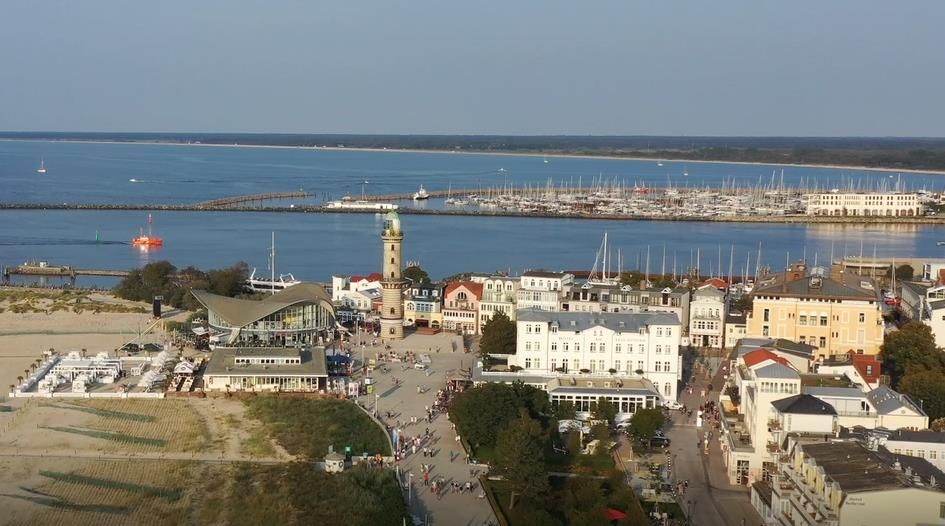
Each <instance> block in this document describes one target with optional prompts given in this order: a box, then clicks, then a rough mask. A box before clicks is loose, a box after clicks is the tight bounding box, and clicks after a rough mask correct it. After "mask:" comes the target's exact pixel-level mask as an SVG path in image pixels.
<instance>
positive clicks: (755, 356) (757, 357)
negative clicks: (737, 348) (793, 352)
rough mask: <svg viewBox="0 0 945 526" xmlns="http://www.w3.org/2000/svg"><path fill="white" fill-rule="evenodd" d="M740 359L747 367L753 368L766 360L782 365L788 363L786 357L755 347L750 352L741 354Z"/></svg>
mask: <svg viewBox="0 0 945 526" xmlns="http://www.w3.org/2000/svg"><path fill="white" fill-rule="evenodd" d="M742 359H743V360H744V361H745V365H746V366H748V367H749V368H754V367H755V366H756V365H758V364H760V363H762V362H765V361H767V360H771V361H772V362H774V363H780V364H782V365H788V361H787V360H786V359H784V358H782V357H780V356H778V355H776V354H774V353H773V352H771V351H769V350H768V349H757V350H754V351H751V352H750V353H748V354H746V355H745V356H743V357H742Z"/></svg>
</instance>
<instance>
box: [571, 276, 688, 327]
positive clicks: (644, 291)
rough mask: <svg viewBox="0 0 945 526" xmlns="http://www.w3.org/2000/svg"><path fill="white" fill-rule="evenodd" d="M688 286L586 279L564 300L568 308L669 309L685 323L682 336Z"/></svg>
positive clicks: (574, 309)
mask: <svg viewBox="0 0 945 526" xmlns="http://www.w3.org/2000/svg"><path fill="white" fill-rule="evenodd" d="M689 296H690V294H689V288H688V287H675V288H668V287H666V288H657V287H649V288H646V287H644V288H634V287H631V286H629V285H619V284H604V283H584V284H582V285H581V286H573V287H571V290H570V291H569V293H568V294H567V295H566V296H565V298H564V299H562V300H561V309H560V310H563V311H568V312H669V313H672V314H675V315H676V317H677V318H679V322H680V323H682V328H683V336H686V334H687V332H688V330H689V301H690V297H689Z"/></svg>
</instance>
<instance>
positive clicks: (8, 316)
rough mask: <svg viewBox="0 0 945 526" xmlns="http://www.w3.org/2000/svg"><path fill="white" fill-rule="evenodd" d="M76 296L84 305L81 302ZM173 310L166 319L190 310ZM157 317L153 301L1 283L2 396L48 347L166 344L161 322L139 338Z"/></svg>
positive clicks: (104, 348) (111, 348)
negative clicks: (5, 285) (126, 299)
mask: <svg viewBox="0 0 945 526" xmlns="http://www.w3.org/2000/svg"><path fill="white" fill-rule="evenodd" d="M76 297H79V298H80V301H79V305H81V307H78V308H77V307H76V305H75V303H74V302H75V299H76ZM109 310H113V311H114V312H110V311H109ZM16 311H21V312H16ZM23 311H25V312H23ZM76 311H79V312H76ZM169 314H170V317H169V318H165V319H185V318H186V313H179V312H178V313H174V312H171V313H169ZM153 322H154V320H153V319H152V318H151V310H150V305H148V304H145V303H139V302H132V301H125V300H121V299H117V298H115V297H113V296H111V295H110V294H105V293H100V292H93V293H76V292H71V293H70V292H69V291H62V290H48V289H29V288H23V287H0V386H2V391H0V392H2V393H3V395H2V396H0V400H2V399H5V398H6V393H7V391H8V388H9V385H10V384H13V383H15V382H16V377H17V376H21V375H23V371H24V370H25V369H28V368H29V366H30V364H31V363H33V361H34V360H36V359H37V358H40V357H41V356H42V353H43V351H45V350H48V349H50V348H53V349H56V350H57V351H59V352H60V353H63V354H64V353H67V352H69V351H79V350H81V349H86V350H87V351H88V353H90V354H95V353H98V352H101V351H109V352H114V351H115V350H116V349H118V348H119V347H121V346H122V345H124V344H125V343H128V342H131V341H135V342H137V341H140V342H142V343H148V342H154V343H163V342H164V339H165V335H164V333H163V332H161V331H160V326H159V325H158V326H156V327H155V330H154V331H151V332H148V333H146V334H143V335H141V336H140V338H139V332H141V333H144V332H145V331H146V329H148V328H149V327H150V326H151V325H152V324H153Z"/></svg>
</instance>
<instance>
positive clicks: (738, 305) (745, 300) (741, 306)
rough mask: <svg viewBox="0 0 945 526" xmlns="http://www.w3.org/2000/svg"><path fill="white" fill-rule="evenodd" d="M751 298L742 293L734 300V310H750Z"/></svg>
mask: <svg viewBox="0 0 945 526" xmlns="http://www.w3.org/2000/svg"><path fill="white" fill-rule="evenodd" d="M751 308H752V300H751V296H750V295H748V294H742V297H740V298H738V299H737V300H735V310H737V311H740V312H751Z"/></svg>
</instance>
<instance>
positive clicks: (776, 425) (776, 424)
mask: <svg viewBox="0 0 945 526" xmlns="http://www.w3.org/2000/svg"><path fill="white" fill-rule="evenodd" d="M768 429H770V430H771V431H781V421H780V420H775V419H771V420H768Z"/></svg>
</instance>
